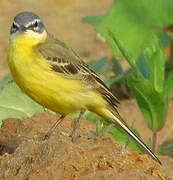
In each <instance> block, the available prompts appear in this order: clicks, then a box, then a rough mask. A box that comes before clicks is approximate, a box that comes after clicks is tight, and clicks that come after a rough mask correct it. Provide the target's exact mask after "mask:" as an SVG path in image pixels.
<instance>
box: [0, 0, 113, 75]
mask: <svg viewBox="0 0 173 180" xmlns="http://www.w3.org/2000/svg"><path fill="white" fill-rule="evenodd" d="M112 2H113V0H102V1H99V3H98V0H92V1H90V0H68V1H64V0H42V1H35V0H25V1H24V0H0V27H1V28H0V78H1V77H2V76H3V75H5V74H6V73H7V72H8V71H9V70H8V67H7V61H6V52H7V48H8V41H9V32H10V26H11V24H12V21H13V18H14V16H15V15H16V14H17V13H19V12H21V11H32V12H34V13H36V14H38V15H39V16H40V17H41V19H42V20H43V22H44V24H45V26H46V28H47V29H48V31H49V32H50V33H52V34H54V35H55V36H56V37H57V38H58V39H60V40H63V41H65V42H66V43H67V44H68V45H70V46H71V47H73V49H74V50H76V51H77V52H78V53H79V55H80V56H81V57H82V58H84V59H85V60H91V59H97V58H100V57H102V56H110V55H111V50H110V48H109V46H108V45H107V44H106V43H104V42H102V41H100V40H97V39H96V32H95V30H94V28H93V27H92V26H91V25H89V24H84V23H82V22H81V18H82V17H84V16H86V15H90V14H102V13H103V14H104V13H106V11H107V10H108V9H109V8H110V6H111V4H112Z"/></svg>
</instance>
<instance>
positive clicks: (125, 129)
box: [109, 111, 162, 164]
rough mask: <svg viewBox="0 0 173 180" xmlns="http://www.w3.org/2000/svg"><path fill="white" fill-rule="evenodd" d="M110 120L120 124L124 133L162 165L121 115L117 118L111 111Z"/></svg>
mask: <svg viewBox="0 0 173 180" xmlns="http://www.w3.org/2000/svg"><path fill="white" fill-rule="evenodd" d="M109 118H110V120H111V121H112V122H113V123H116V124H118V125H119V126H120V127H121V128H122V129H123V131H125V132H126V133H127V134H128V135H129V136H130V137H131V138H132V139H133V140H134V141H135V142H137V143H138V144H139V145H140V146H141V147H142V148H143V149H144V150H145V151H146V152H147V153H148V154H149V155H150V156H151V157H152V158H153V159H154V160H156V161H157V162H158V163H159V164H162V163H161V161H160V160H159V158H158V157H157V156H156V155H155V154H154V153H153V152H152V151H151V149H150V148H149V147H147V145H146V144H145V143H144V142H143V141H142V140H141V139H140V138H139V137H137V136H136V135H135V134H134V133H133V132H132V130H130V129H129V128H128V126H127V125H126V123H125V122H124V121H123V119H122V118H121V117H120V115H119V114H118V117H117V114H116V115H114V113H112V112H110V111H109Z"/></svg>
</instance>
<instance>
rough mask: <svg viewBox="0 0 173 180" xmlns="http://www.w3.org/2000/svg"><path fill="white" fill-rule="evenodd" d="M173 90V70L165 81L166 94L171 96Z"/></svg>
mask: <svg viewBox="0 0 173 180" xmlns="http://www.w3.org/2000/svg"><path fill="white" fill-rule="evenodd" d="M172 90H173V71H172V72H171V73H170V74H169V76H168V79H167V80H166V81H165V84H164V94H165V96H169V95H170V93H171V91H172Z"/></svg>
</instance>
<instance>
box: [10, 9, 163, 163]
mask: <svg viewBox="0 0 173 180" xmlns="http://www.w3.org/2000/svg"><path fill="white" fill-rule="evenodd" d="M7 60H8V65H9V68H10V71H11V74H12V76H13V79H14V81H15V82H16V83H17V85H18V86H19V87H20V88H21V90H22V91H23V92H24V93H25V94H27V95H28V96H29V97H30V98H32V99H33V100H34V101H36V102H37V103H39V104H40V105H42V106H43V107H45V108H47V109H50V110H52V111H53V112H55V113H57V114H60V115H61V116H60V118H59V119H58V120H57V121H56V123H55V124H54V125H53V126H52V127H51V128H50V129H49V131H48V132H47V133H46V134H45V136H44V139H48V138H49V137H50V135H51V134H52V132H53V131H54V130H55V128H56V127H57V126H58V125H59V124H60V123H61V122H62V120H63V119H64V118H65V117H66V116H67V115H69V114H72V113H75V112H80V114H79V117H78V118H77V119H76V122H75V125H74V128H73V131H72V134H71V136H72V138H74V136H75V131H76V129H77V128H78V126H79V124H80V120H81V117H82V116H83V114H84V112H85V111H86V110H89V111H91V112H93V113H96V114H97V115H99V116H101V117H103V118H105V119H107V120H108V121H109V122H110V124H114V125H115V126H116V125H117V126H119V127H120V128H121V129H122V130H123V131H124V132H125V133H126V134H127V135H129V136H130V137H131V138H132V139H133V140H134V141H135V142H137V144H138V145H139V146H141V147H142V148H143V149H144V150H145V151H146V152H147V153H148V154H149V155H150V156H151V157H152V158H153V159H154V160H155V161H157V162H158V163H159V164H161V161H160V160H159V158H158V157H157V156H156V155H155V154H154V153H153V152H152V150H150V148H149V147H148V146H147V145H146V144H145V143H144V142H143V141H142V140H141V139H140V138H139V137H138V136H137V135H135V134H134V133H133V132H132V130H131V129H130V128H129V127H128V125H127V123H126V122H125V121H124V120H123V118H122V117H121V115H120V114H119V112H118V104H119V101H118V99H117V98H116V97H115V96H114V95H113V94H112V92H111V91H110V89H109V87H107V86H106V85H105V83H104V82H103V81H102V80H101V79H100V78H99V76H98V75H97V74H96V73H95V72H94V71H93V70H92V69H91V68H90V67H89V66H88V65H87V64H86V63H85V62H84V61H83V60H82V59H81V57H80V56H79V55H78V54H77V53H76V52H75V51H74V50H73V49H72V48H70V47H69V46H67V45H66V44H65V43H64V42H62V41H60V40H59V39H57V38H55V37H54V36H53V35H52V34H50V33H49V32H48V30H47V28H46V27H45V25H44V24H43V22H42V20H41V18H40V17H39V16H38V15H37V14H35V13H33V12H20V13H18V14H17V15H16V16H15V17H14V20H13V23H12V26H11V30H10V40H9V48H8V53H7Z"/></svg>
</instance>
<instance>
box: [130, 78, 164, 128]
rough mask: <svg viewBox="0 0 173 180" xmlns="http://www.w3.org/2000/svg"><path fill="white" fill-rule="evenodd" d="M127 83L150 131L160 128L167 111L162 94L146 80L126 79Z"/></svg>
mask: <svg viewBox="0 0 173 180" xmlns="http://www.w3.org/2000/svg"><path fill="white" fill-rule="evenodd" d="M127 83H128V86H129V88H130V90H131V93H132V95H133V96H134V97H135V99H136V101H137V103H138V106H139V108H140V110H141V112H142V114H143V116H144V118H145V120H146V122H147V125H148V127H149V128H150V129H151V130H152V131H156V130H159V129H161V128H162V126H163V125H164V120H165V117H166V114H167V110H168V100H167V98H165V96H164V94H163V93H159V92H158V91H156V90H155V88H154V87H153V84H152V83H151V81H149V80H148V79H144V78H140V79H136V78H135V77H133V76H128V77H127Z"/></svg>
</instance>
